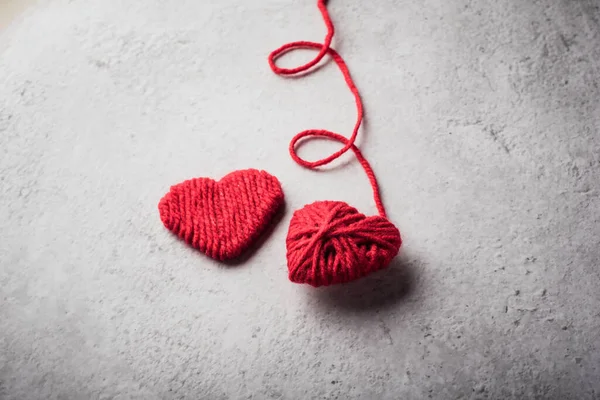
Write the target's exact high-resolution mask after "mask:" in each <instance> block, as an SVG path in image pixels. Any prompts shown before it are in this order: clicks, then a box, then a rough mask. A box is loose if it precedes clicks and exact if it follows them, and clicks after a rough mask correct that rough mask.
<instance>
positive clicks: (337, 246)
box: [286, 201, 402, 286]
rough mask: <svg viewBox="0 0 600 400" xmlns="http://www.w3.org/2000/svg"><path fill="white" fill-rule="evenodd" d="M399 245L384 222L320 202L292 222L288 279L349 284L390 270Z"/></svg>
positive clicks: (392, 228)
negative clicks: (371, 274)
mask: <svg viewBox="0 0 600 400" xmlns="http://www.w3.org/2000/svg"><path fill="white" fill-rule="evenodd" d="M401 244H402V239H401V238H400V232H399V231H398V228H396V227H395V226H394V225H393V224H392V223H391V222H389V221H388V220H387V219H386V218H384V217H382V216H372V217H367V216H365V215H363V214H361V213H359V212H358V211H357V210H356V209H355V208H354V207H351V206H349V205H348V204H346V203H343V202H340V201H317V202H315V203H312V204H309V205H306V206H304V207H303V208H302V209H300V210H297V211H296V212H294V215H293V216H292V220H291V221H290V228H289V231H288V236H287V240H286V247H287V260H288V269H289V278H290V280H291V281H292V282H296V283H308V284H310V285H312V286H327V285H332V284H337V283H345V282H350V281H353V280H355V279H358V278H361V277H363V276H366V275H368V274H370V273H371V272H375V271H377V270H380V269H383V268H385V267H387V266H388V265H389V263H390V261H391V260H392V259H393V258H394V257H395V256H396V255H397V254H398V251H399V250H400V245H401Z"/></svg>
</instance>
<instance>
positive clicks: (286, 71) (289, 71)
mask: <svg viewBox="0 0 600 400" xmlns="http://www.w3.org/2000/svg"><path fill="white" fill-rule="evenodd" d="M325 2H326V0H317V6H318V7H319V10H320V11H321V15H322V16H323V20H324V21H325V25H326V26H327V36H325V40H324V42H323V43H322V44H321V43H315V42H307V41H297V42H291V43H286V44H284V45H283V46H281V47H280V48H278V49H276V50H274V51H273V52H271V54H269V65H270V66H271V70H273V72H274V73H276V74H277V75H296V74H299V73H301V72H305V71H308V70H310V69H311V68H312V67H314V66H315V65H317V64H318V63H319V62H320V61H321V60H322V59H323V57H325V55H326V54H328V55H329V56H331V58H332V59H333V61H335V63H336V64H337V66H338V67H339V69H340V71H342V74H343V75H344V80H345V81H346V84H347V85H348V88H349V89H350V91H351V92H352V94H353V95H354V100H355V102H356V112H357V117H356V123H355V124H354V129H353V130H352V135H351V136H350V138H346V137H344V136H342V135H340V134H337V133H334V132H331V131H328V130H325V129H308V130H305V131H302V132H300V133H298V134H296V136H294V137H293V138H292V140H291V142H290V148H289V151H290V155H291V156H292V158H293V159H294V161H295V162H296V163H298V164H299V165H301V166H303V167H306V168H309V169H314V168H316V167H319V166H322V165H326V164H329V163H330V162H332V161H333V160H335V159H337V158H339V157H340V156H341V155H343V154H344V153H346V152H347V151H348V150H352V151H353V152H354V154H355V155H356V158H357V159H358V161H359V162H360V164H361V165H362V167H363V168H364V170H365V172H366V174H367V176H368V178H369V181H370V183H371V187H372V188H373V198H374V200H375V205H376V206H377V210H378V211H379V215H381V216H382V217H385V208H384V207H383V203H382V202H381V195H380V194H379V187H378V185H377V179H376V178H375V174H374V173H373V170H372V169H371V166H370V165H369V162H368V161H367V160H366V159H365V158H364V157H363V155H362V153H361V152H360V150H359V149H358V147H356V145H355V144H354V142H355V141H356V136H357V135H358V129H359V128H360V124H361V123H362V120H363V105H362V100H361V98H360V94H359V92H358V89H357V88H356V85H355V84H354V81H353V80H352V77H351V76H350V71H349V70H348V66H347V65H346V63H345V62H344V59H343V58H342V57H341V56H340V55H339V54H338V52H337V51H335V50H334V49H332V48H331V47H330V46H331V40H332V39H333V34H334V27H333V23H332V22H331V18H330V17H329V12H328V11H327V7H326V5H325ZM297 49H313V50H319V53H318V54H317V56H316V57H315V58H314V59H313V60H311V61H309V62H308V63H306V64H304V65H301V66H299V67H296V68H280V67H278V66H277V65H276V63H275V61H276V60H277V59H278V58H279V57H281V56H282V55H283V54H285V53H287V52H289V51H293V50H297ZM309 137H325V138H329V139H333V140H337V141H338V142H340V143H342V144H344V147H342V148H341V149H340V150H338V151H336V152H335V153H333V154H331V155H329V156H327V157H325V158H323V159H320V160H317V161H307V160H305V159H303V158H301V157H300V156H299V155H298V154H297V152H296V144H297V143H298V141H299V140H301V139H303V138H309Z"/></svg>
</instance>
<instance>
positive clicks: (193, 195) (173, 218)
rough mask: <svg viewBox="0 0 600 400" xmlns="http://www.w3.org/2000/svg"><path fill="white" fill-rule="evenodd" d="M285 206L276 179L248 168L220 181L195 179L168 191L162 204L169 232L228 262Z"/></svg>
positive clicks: (213, 256) (161, 201) (241, 251)
mask: <svg viewBox="0 0 600 400" xmlns="http://www.w3.org/2000/svg"><path fill="white" fill-rule="evenodd" d="M282 205H283V190H282V189H281V184H280V183H279V181H278V180H277V178H275V177H274V176H272V175H270V174H269V173H267V172H265V171H258V170H255V169H247V170H242V171H235V172H232V173H230V174H228V175H226V176H225V177H223V178H222V179H221V180H220V181H215V180H213V179H210V178H195V179H190V180H187V181H185V182H182V183H179V184H177V185H174V186H172V187H171V190H170V191H169V192H168V193H167V194H166V195H165V196H164V197H163V198H162V199H161V200H160V202H159V204H158V209H159V212H160V219H161V220H162V222H163V224H164V225H165V227H166V228H167V229H169V230H170V231H172V232H173V233H175V234H176V235H177V236H179V237H180V238H181V239H183V240H184V241H185V242H187V243H188V244H189V245H191V246H192V247H195V248H196V249H198V250H200V251H201V252H203V253H204V254H206V255H207V256H209V257H212V258H214V259H216V260H220V261H224V260H230V259H233V258H236V257H238V256H240V255H241V254H242V253H243V252H244V251H245V250H247V249H248V248H249V247H250V246H251V245H252V244H253V242H254V241H255V240H256V239H257V238H258V237H259V236H260V234H261V233H262V232H263V231H264V230H265V229H266V228H267V226H268V225H269V224H270V222H271V220H272V219H273V217H274V216H275V214H276V213H277V210H278V209H279V208H280V207H281V206H282Z"/></svg>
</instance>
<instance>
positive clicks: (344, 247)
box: [269, 0, 402, 286]
mask: <svg viewBox="0 0 600 400" xmlns="http://www.w3.org/2000/svg"><path fill="white" fill-rule="evenodd" d="M317 6H318V8H319V10H320V12H321V15H322V16H323V20H324V21H325V25H326V27H327V35H326V37H325V40H324V42H323V43H315V42H307V41H297V42H292V43H287V44H284V45H283V46H281V47H280V48H278V49H276V50H274V51H273V52H272V53H271V54H270V55H269V65H270V67H271V69H272V70H273V72H274V73H276V74H278V75H286V76H290V75H295V74H299V73H303V72H306V71H309V70H310V69H311V68H312V67H314V66H315V65H317V64H318V63H319V62H320V61H321V60H322V59H323V57H325V56H326V55H329V56H330V57H331V58H332V59H333V61H334V62H335V63H336V64H337V66H338V67H339V69H340V71H341V72H342V74H343V76H344V79H345V81H346V84H347V85H348V88H349V89H350V91H351V92H352V94H353V95H354V99H355V102H356V110H357V118H356V123H355V125H354V129H353V131H352V135H351V136H350V138H346V137H344V136H342V135H339V134H337V133H334V132H331V131H328V130H324V129H309V130H305V131H302V132H300V133H298V134H297V135H296V136H294V137H293V139H292V140H291V142H290V146H289V151H290V155H291V156H292V158H293V159H294V161H296V163H298V164H299V165H301V166H303V167H306V168H310V169H314V168H316V167H319V166H322V165H326V164H328V163H330V162H331V161H333V160H335V159H337V158H338V157H340V156H341V155H343V154H344V153H346V152H347V151H348V150H352V151H353V152H354V154H355V156H356V158H357V159H358V161H359V162H360V164H361V165H362V167H363V169H364V170H365V172H366V174H367V177H368V178H369V181H370V183H371V187H372V188H373V197H374V200H375V205H376V206H377V210H378V211H379V215H378V216H372V217H367V216H365V215H363V214H361V213H359V212H358V211H357V210H356V209H355V208H353V207H351V206H349V205H348V204H346V203H344V202H340V201H317V202H315V203H312V204H309V205H306V206H304V207H303V208H302V209H300V210H297V211H296V212H294V215H293V216H292V220H291V221H290V227H289V231H288V235H287V239H286V247H287V261H288V270H289V278H290V280H291V281H293V282H297V283H308V284H310V285H312V286H327V285H332V284H337V283H344V282H349V281H352V280H355V279H358V278H361V277H363V276H365V275H368V274H370V273H372V272H374V271H377V270H380V269H383V268H385V267H387V266H388V265H389V263H390V261H391V260H392V259H393V258H394V257H395V256H396V255H397V254H398V251H399V250H400V246H401V244H402V239H401V238H400V232H399V231H398V228H396V227H395V226H394V225H393V224H392V223H391V222H390V221H388V219H387V218H386V214H385V208H384V206H383V203H382V202H381V196H380V194H379V188H378V186H377V180H376V178H375V174H374V173H373V170H372V169H371V166H370V165H369V163H368V162H367V160H366V159H365V158H364V157H363V155H362V154H361V152H360V150H359V149H358V147H356V146H355V144H354V142H355V141H356V136H357V135H358V130H359V128H360V125H361V123H362V119H363V113H364V111H363V105H362V100H361V98H360V94H359V92H358V89H357V88H356V85H355V84H354V82H353V80H352V77H351V76H350V71H349V70H348V66H347V65H346V63H345V62H344V60H343V59H342V57H341V56H340V55H339V54H338V53H337V52H336V51H335V50H334V49H332V48H331V41H332V39H333V35H334V27H333V23H332V22H331V18H330V17H329V13H328V11H327V7H326V4H325V0H318V1H317ZM296 49H311V50H316V51H318V54H317V55H316V57H315V58H314V59H313V60H311V61H310V62H308V63H306V64H304V65H301V66H299V67H296V68H281V67H278V66H277V64H276V63H275V61H276V60H277V58H278V57H280V56H281V55H283V54H285V53H287V52H289V51H293V50H296ZM311 137H312V138H314V137H325V138H328V139H332V140H336V141H338V142H340V143H342V144H343V147H342V148H341V149H340V150H338V151H336V152H335V153H333V154H331V155H330V156H328V157H325V158H323V159H321V160H317V161H307V160H304V159H303V158H301V157H300V156H298V154H297V153H296V145H297V144H298V142H299V141H300V140H302V139H306V138H311Z"/></svg>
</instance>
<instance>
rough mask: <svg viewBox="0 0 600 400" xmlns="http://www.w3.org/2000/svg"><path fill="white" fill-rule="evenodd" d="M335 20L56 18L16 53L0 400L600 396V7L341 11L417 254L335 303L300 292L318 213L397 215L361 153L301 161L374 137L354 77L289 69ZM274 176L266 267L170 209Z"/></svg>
mask: <svg viewBox="0 0 600 400" xmlns="http://www.w3.org/2000/svg"><path fill="white" fill-rule="evenodd" d="M315 3H316V1H314V0H303V1H291V0H285V1H284V0H262V1H240V0H237V1H234V0H221V1H209V0H205V1H196V0H181V1H177V2H175V1H159V0H146V1H140V0H137V1H136V0H134V1H119V0H85V1H84V0H71V1H67V0H54V1H49V2H42V3H40V4H37V5H35V6H33V7H31V8H29V9H27V10H26V11H25V12H24V13H22V14H21V15H20V16H18V17H17V18H15V19H12V22H11V23H10V24H9V25H8V26H6V27H5V28H4V29H3V30H2V33H1V35H0V398H1V399H18V400H26V399H182V398H186V399H207V400H220V399H255V400H262V399H292V400H293V399H339V400H342V399H344V400H345V399H366V400H373V399H390V400H392V399H427V398H431V399H440V400H449V399H560V400H565V399H577V400H582V399H590V400H591V399H598V398H600V379H598V377H599V376H600V336H599V335H598V332H600V311H599V310H600V290H599V289H598V288H599V287H600V272H599V268H600V265H599V264H600V250H599V249H600V199H599V195H600V169H599V168H600V134H599V129H600V88H599V87H598V85H599V82H600V64H599V60H600V9H599V5H598V2H597V1H595V0H570V1H567V0H539V1H520V0H494V1H492V0H479V1H469V0H451V1H442V0H423V1H416V0H379V1H373V2H364V1H359V0H347V1H341V0H331V1H330V2H329V8H330V11H331V15H332V18H333V20H334V22H335V23H336V27H337V35H338V36H337V37H336V39H335V40H334V46H335V47H336V48H337V49H338V50H339V51H340V52H341V53H342V54H343V56H344V57H345V59H346V61H347V63H348V65H349V67H350V69H351V71H352V74H353V76H354V77H355V79H356V83H357V85H358V86H359V87H360V89H361V92H362V95H363V97H364V101H365V107H366V110H367V111H366V112H367V119H366V124H365V127H364V129H363V130H362V133H361V137H360V145H361V148H362V149H363V151H364V153H365V155H366V156H367V157H368V158H369V159H370V161H371V162H372V164H373V167H374V169H375V171H376V172H377V173H378V176H379V179H380V183H381V186H382V187H383V195H384V202H385V204H386V205H387V208H388V214H389V217H390V219H391V220H392V221H394V222H395V223H396V224H397V225H398V226H399V228H400V230H401V232H402V234H403V238H404V246H403V250H402V255H401V256H400V257H398V259H397V260H396V261H395V262H394V263H393V266H392V268H391V269H389V270H387V271H385V272H382V273H378V274H376V275H373V276H371V277H369V278H367V279H365V280H363V281H359V282H356V283H353V284H349V285H345V286H340V287H333V288H324V289H319V290H316V289H313V288H310V287H303V286H299V285H294V284H292V283H290V282H289V281H288V280H287V275H286V272H287V271H286V260H285V236H286V232H287V224H288V223H289V219H290V217H291V213H292V212H293V210H295V209H297V208H299V207H301V206H302V205H304V204H306V203H309V202H312V201H315V200H322V199H332V200H343V201H346V202H348V203H350V204H352V205H353V206H356V207H357V208H359V209H360V210H361V211H362V212H364V213H367V214H374V213H375V207H374V204H373V202H372V197H371V193H370V188H369V186H368V182H367V180H366V178H365V176H364V175H363V173H362V172H361V169H360V167H359V166H358V164H357V163H356V162H353V161H352V158H351V157H350V156H348V157H346V158H345V159H344V161H348V162H349V163H348V164H345V163H344V161H342V162H340V163H339V164H340V165H342V166H340V167H337V168H333V169H328V171H327V172H325V173H316V172H311V171H308V170H305V169H302V168H300V167H298V166H297V165H296V164H294V162H293V161H292V160H291V159H290V158H289V155H288V154H287V146H288V141H289V140H290V139H291V137H292V136H293V135H294V134H295V133H296V132H298V131H300V130H303V129H307V128H326V129H331V130H335V131H338V132H341V133H344V134H348V133H349V132H350V130H351V128H352V125H353V123H354V118H355V115H354V113H355V110H354V106H353V99H352V97H351V95H350V93H349V92H348V91H347V89H346V87H345V85H344V82H343V79H342V76H341V75H340V73H339V71H338V70H337V69H336V68H335V66H334V65H333V64H331V63H328V64H327V65H325V66H324V67H323V68H322V69H320V70H319V71H318V72H316V73H314V74H312V75H310V76H307V77H305V78H303V79H283V78H281V77H277V76H275V75H274V74H273V73H272V72H271V71H270V69H269V67H268V65H267V61H266V56H267V54H268V53H269V52H270V51H271V50H272V49H274V48H276V47H278V46H279V45H281V44H283V43H284V42H286V41H290V40H300V39H305V40H314V41H320V40H322V37H323V35H324V32H325V30H324V26H323V23H322V21H321V19H320V17H319V14H318V11H317V9H316V6H315ZM309 57H310V54H292V55H289V56H288V57H286V59H284V60H282V63H283V64H285V65H294V64H295V63H298V62H300V61H301V60H303V59H308V58H309ZM335 148H336V145H335V144H330V143H320V144H315V143H313V144H311V145H307V146H303V148H302V154H303V155H304V156H306V157H309V158H310V157H317V156H319V155H324V154H326V153H327V152H329V151H331V150H333V149H335ZM250 167H254V168H262V169H266V170H268V171H269V172H271V173H272V174H274V175H276V176H277V177H278V178H279V179H280V180H281V182H282V183H283V187H284V191H285V194H286V199H287V206H286V212H285V215H284V216H283V218H282V220H281V221H280V222H279V224H278V225H277V226H276V227H275V228H274V230H273V231H272V233H271V234H270V235H269V237H268V238H267V239H266V240H265V242H264V244H263V246H262V247H261V248H260V249H258V251H256V252H255V253H253V254H252V255H251V256H250V257H249V258H248V259H247V260H246V261H245V262H243V263H240V264H239V265H236V266H222V265H219V264H218V263H216V262H214V261H212V260H210V259H208V258H206V257H205V256H203V255H202V254H200V253H199V252H197V251H194V250H192V249H190V248H188V247H186V246H185V245H184V244H183V243H181V242H180V241H179V240H177V239H176V238H175V237H173V235H171V234H170V233H169V232H168V231H167V230H165V229H164V227H163V226H162V224H161V221H160V219H159V217H158V211H157V203H158V200H159V199H160V197H161V196H162V195H163V194H164V193H165V192H166V191H167V190H168V189H169V186H170V185H172V184H174V183H177V182H179V181H182V180H184V179H187V178H191V177H195V176H212V177H220V176H222V175H224V174H226V173H227V172H229V171H231V170H233V169H237V168H250Z"/></svg>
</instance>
